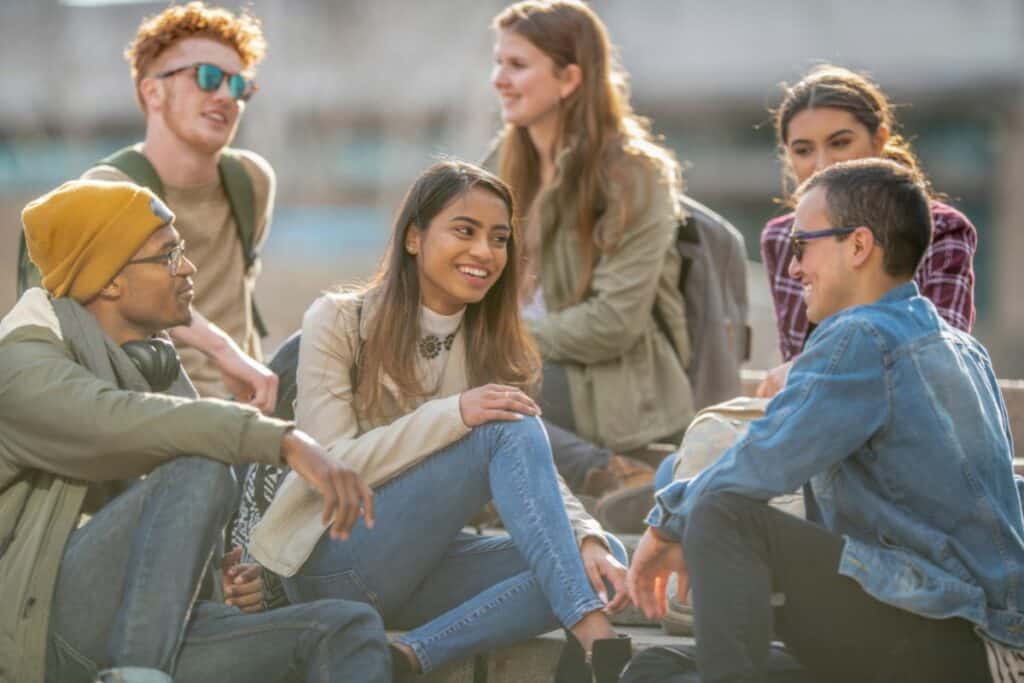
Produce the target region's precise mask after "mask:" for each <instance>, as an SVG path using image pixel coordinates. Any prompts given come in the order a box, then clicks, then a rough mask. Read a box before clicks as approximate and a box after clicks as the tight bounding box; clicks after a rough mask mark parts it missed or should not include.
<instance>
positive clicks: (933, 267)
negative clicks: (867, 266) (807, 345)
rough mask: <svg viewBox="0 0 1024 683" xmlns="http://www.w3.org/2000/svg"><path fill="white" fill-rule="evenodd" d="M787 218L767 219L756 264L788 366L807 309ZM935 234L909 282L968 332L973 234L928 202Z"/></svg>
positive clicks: (947, 209)
mask: <svg viewBox="0 0 1024 683" xmlns="http://www.w3.org/2000/svg"><path fill="white" fill-rule="evenodd" d="M793 220H794V216H793V214H792V213H789V214H786V215H785V216H779V217H778V218H775V219H772V220H771V221H769V222H768V224H767V225H765V226H764V230H762V231H761V258H762V260H763V261H764V266H765V271H766V272H767V273H768V286H769V287H771V290H772V301H773V302H774V304H775V324H776V325H777V326H778V328H779V350H780V351H781V352H782V360H783V361H788V360H790V359H791V358H793V357H794V356H796V355H797V354H799V353H800V351H801V350H803V348H804V341H805V340H806V339H807V308H806V306H805V305H804V299H803V286H802V285H801V284H800V282H799V281H798V280H795V279H793V278H791V277H790V276H789V273H788V270H789V262H790V260H791V259H792V258H793V247H792V245H791V244H790V242H789V233H790V230H791V229H792V227H793ZM932 220H933V222H934V223H935V232H934V233H932V243H931V246H929V247H928V251H926V252H925V254H924V258H923V259H922V260H921V265H920V266H919V267H918V269H917V274H916V275H915V276H914V281H915V282H917V286H918V288H919V289H920V290H921V294H922V295H923V296H925V297H927V298H929V299H931V301H932V303H933V304H935V308H936V309H938V311H939V315H940V316H942V318H943V319H944V320H945V321H946V322H948V323H949V324H950V325H952V326H953V327H956V328H958V329H961V330H963V331H964V332H970V331H971V328H972V327H973V326H974V252H975V251H976V250H977V247H978V232H977V230H975V229H974V226H973V225H972V224H971V222H970V221H969V220H968V219H967V217H966V216H964V215H963V214H962V213H960V212H959V211H957V210H956V209H954V208H953V207H951V206H947V205H946V204H943V203H942V202H935V201H933V202H932Z"/></svg>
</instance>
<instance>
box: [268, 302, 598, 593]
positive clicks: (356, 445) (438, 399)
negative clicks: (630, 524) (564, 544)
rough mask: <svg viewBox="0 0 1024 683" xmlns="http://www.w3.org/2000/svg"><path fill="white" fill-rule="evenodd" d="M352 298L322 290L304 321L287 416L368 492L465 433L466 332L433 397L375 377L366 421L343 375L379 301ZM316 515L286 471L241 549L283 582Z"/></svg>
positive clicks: (583, 516)
mask: <svg viewBox="0 0 1024 683" xmlns="http://www.w3.org/2000/svg"><path fill="white" fill-rule="evenodd" d="M360 296H361V295H357V294H327V295H325V296H322V297H320V298H319V299H317V300H316V301H315V302H314V303H313V305H312V306H311V307H310V309H309V310H308V311H307V312H306V315H305V316H304V317H303V320H302V341H301V343H300V347H299V368H298V374H297V382H298V394H297V398H296V410H295V417H296V422H297V423H298V427H299V428H300V429H302V430H303V431H305V432H307V433H309V434H310V435H311V436H312V437H313V438H315V439H316V440H317V441H319V442H320V443H321V444H323V445H324V446H325V448H326V449H327V451H328V453H329V454H330V455H331V456H332V457H334V458H337V459H339V460H341V461H342V462H344V463H345V464H346V465H348V466H349V467H351V468H353V469H354V470H355V471H356V472H358V473H359V476H360V477H362V478H363V481H365V482H366V483H367V484H368V485H369V486H371V487H376V486H379V485H381V484H383V483H384V482H386V481H388V480H390V479H393V478H394V477H396V476H398V475H399V474H401V473H402V472H404V471H405V470H407V469H409V468H410V467H412V466H413V465H415V464H417V463H418V462H420V461H422V460H423V459H425V458H427V457H428V456H430V455H431V454H432V453H435V452H437V451H438V450H440V449H442V448H444V447H445V446H448V445H449V444H452V443H454V442H455V441H458V440H459V439H461V438H462V437H463V436H465V435H466V434H468V433H469V431H470V427H467V426H466V425H465V423H464V422H463V421H462V414H461V412H460V410H459V395H460V394H461V393H462V392H463V391H465V390H466V389H468V388H470V387H469V386H468V380H467V376H466V366H465V356H466V344H465V335H464V334H463V332H462V330H461V329H460V331H459V332H458V334H456V336H455V340H454V342H453V344H452V349H451V355H450V357H449V361H448V364H447V365H446V367H445V372H444V374H443V375H442V378H441V381H440V386H439V387H438V390H437V392H436V393H435V394H434V395H432V396H427V397H424V398H422V399H410V398H408V397H403V396H398V395H397V387H396V386H395V384H394V382H393V381H391V380H390V378H388V377H386V376H385V377H382V378H381V382H382V383H383V385H384V387H385V389H386V390H387V391H386V392H385V396H384V401H383V410H382V415H381V416H380V417H377V418H375V419H373V418H370V417H368V416H366V415H363V414H361V413H360V411H359V409H358V408H357V407H356V406H357V405H362V404H363V401H360V400H355V401H354V400H353V398H354V397H353V392H352V386H351V379H350V370H351V367H352V364H353V362H354V358H355V355H356V353H357V350H358V347H359V344H360V340H362V342H363V343H365V342H366V332H367V327H368V324H367V321H368V320H370V319H372V317H373V315H374V314H375V311H376V308H377V303H378V302H377V297H376V296H375V294H374V293H373V292H370V293H368V294H367V295H366V299H365V303H364V304H363V310H362V314H361V316H360V315H359V314H358V313H357V307H358V300H359V297H360ZM360 318H361V320H360ZM357 327H358V336H357ZM355 393H356V396H357V397H359V396H361V394H362V391H361V389H360V388H359V387H357V388H356V392H355ZM559 487H560V489H561V492H562V499H563V500H564V501H565V509H566V512H567V513H568V516H569V521H570V523H571V524H572V527H573V530H574V532H575V534H576V539H577V542H580V543H581V542H582V541H583V539H584V538H587V537H589V536H596V537H598V538H599V539H601V540H602V542H603V540H604V537H603V532H602V529H601V526H600V524H598V523H597V521H596V520H594V518H593V517H591V516H590V515H589V514H587V512H586V510H585V509H584V508H583V505H582V504H581V503H580V502H579V500H577V499H576V497H575V496H573V495H572V493H571V492H570V491H569V489H568V487H567V486H566V485H565V482H564V481H562V479H561V477H559ZM321 510H322V508H321V501H320V495H319V494H318V493H317V492H316V491H315V490H314V489H313V488H312V487H310V486H309V485H308V484H306V483H305V482H303V481H302V480H301V479H299V478H298V477H297V476H296V475H295V473H292V474H290V475H288V477H287V479H285V481H284V483H283V484H282V485H281V488H280V490H279V491H278V492H277V496H276V497H275V498H274V502H273V503H272V504H271V506H270V509H269V510H267V514H266V515H265V516H264V517H263V520H262V521H261V522H260V523H259V524H258V525H257V526H256V528H255V529H254V531H253V536H252V541H251V542H250V545H249V551H250V553H251V554H252V555H253V557H255V558H256V560H257V561H258V562H260V564H262V565H263V566H265V567H267V568H268V569H270V570H272V571H274V572H276V573H278V574H281V575H282V576H292V575H293V574H295V573H296V572H297V571H298V570H299V568H300V567H301V566H302V565H303V564H304V563H305V562H306V560H307V559H308V558H309V555H310V553H311V552H312V551H313V547H314V546H315V545H316V544H317V542H318V541H319V540H320V537H321V536H322V535H323V533H324V531H325V530H326V529H327V525H326V524H323V523H322V522H321V521H320V515H321Z"/></svg>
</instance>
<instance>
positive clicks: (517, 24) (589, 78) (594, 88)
mask: <svg viewBox="0 0 1024 683" xmlns="http://www.w3.org/2000/svg"><path fill="white" fill-rule="evenodd" d="M493 27H494V29H495V30H496V31H511V32H513V33H515V34H517V35H520V36H522V37H523V38H525V39H526V40H528V41H529V42H530V43H531V44H532V45H534V47H536V48H537V49H539V50H540V51H541V52H543V53H544V54H545V55H547V56H548V57H549V58H551V60H552V61H553V62H554V64H555V67H556V68H557V69H563V68H565V67H566V66H568V65H570V64H576V65H577V66H579V68H580V71H581V74H582V79H581V82H580V85H579V87H578V88H576V90H575V91H574V92H573V93H572V94H571V95H569V96H568V97H566V98H565V99H564V100H563V101H562V103H561V106H560V109H559V112H558V128H557V131H558V133H557V134H558V137H557V139H556V141H555V153H556V154H557V152H558V151H560V149H563V148H565V147H566V146H568V145H574V146H576V147H577V151H578V159H577V163H578V165H579V170H580V172H579V173H578V174H574V175H573V178H572V182H571V183H566V182H563V183H562V184H561V186H560V187H559V188H557V189H556V191H557V192H559V193H568V192H569V191H570V190H571V191H572V193H574V194H576V195H577V197H578V200H577V206H578V207H579V215H578V216H577V217H576V221H575V223H576V226H577V230H578V232H579V244H580V248H581V249H582V250H583V258H582V263H583V271H582V275H581V278H580V282H579V283H578V286H577V291H576V300H577V301H578V300H579V299H582V298H583V295H584V294H585V292H586V290H587V287H588V286H589V284H590V278H591V276H592V275H593V267H594V261H595V253H594V250H595V248H596V249H598V250H600V251H601V252H605V251H612V250H614V249H615V247H616V246H617V245H618V243H619V240H620V239H621V237H622V235H621V234H613V235H609V234H601V232H600V231H599V230H597V229H596V223H597V220H598V218H600V215H601V211H602V208H603V206H604V204H605V198H606V197H607V189H608V183H609V179H608V177H607V172H606V166H607V163H606V162H607V159H608V158H609V156H610V154H609V152H610V151H613V148H618V149H621V150H625V151H628V152H634V153H635V152H639V151H640V150H643V152H644V153H646V154H648V155H651V154H653V155H656V156H658V157H659V158H660V159H662V160H664V161H667V162H668V163H670V164H671V165H672V167H673V168H674V169H675V170H674V174H675V175H676V177H677V178H678V164H677V163H676V162H675V159H674V157H673V155H672V153H671V152H669V151H668V150H666V149H664V148H662V147H660V146H658V145H656V144H655V143H654V141H653V139H652V136H651V132H650V123H649V122H648V121H647V120H646V119H644V118H642V117H640V116H637V115H636V114H635V113H634V112H633V109H632V107H631V106H630V103H629V86H628V77H627V75H626V72H625V71H624V70H623V69H622V67H621V66H620V65H619V63H618V60H617V58H616V54H615V50H614V48H613V46H612V44H611V41H610V39H609V38H608V31H607V29H606V28H605V26H604V24H603V23H602V22H601V20H600V19H599V18H598V16H597V15H596V14H595V13H594V12H593V10H591V9H590V8H589V7H587V6H586V5H585V4H583V3H582V2H578V1H577V0H544V1H541V0H525V1H524V2H518V3H516V4H514V5H511V6H510V7H507V8H506V9H505V10H503V11H502V12H501V13H500V14H498V16H497V17H495V18H494V22H493ZM540 167H541V164H540V157H539V154H538V151H537V149H536V148H535V147H534V145H533V142H532V141H531V140H530V136H529V133H528V131H527V129H526V128H525V127H522V126H515V125H512V124H509V125H507V126H505V128H504V130H502V131H501V133H500V134H499V138H498V169H499V170H498V173H499V175H500V176H501V177H502V179H503V180H505V182H507V183H508V184H509V186H510V187H511V188H512V192H513V194H514V196H515V198H516V202H517V203H518V205H519V206H520V207H522V208H523V210H524V211H529V210H530V209H531V207H532V206H533V203H534V201H535V200H536V199H537V193H538V191H539V189H540V184H541V178H540ZM569 186H571V187H569ZM556 196H559V195H556ZM561 196H564V194H562V195H561ZM531 251H532V249H531ZM527 256H528V258H531V259H533V258H536V254H533V253H530V254H528V255H527Z"/></svg>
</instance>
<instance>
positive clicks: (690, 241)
mask: <svg viewBox="0 0 1024 683" xmlns="http://www.w3.org/2000/svg"><path fill="white" fill-rule="evenodd" d="M681 205H682V208H683V210H684V212H685V214H686V218H685V219H684V220H683V221H682V222H681V223H680V224H679V233H678V235H677V237H676V243H675V248H676V249H677V250H678V251H679V255H680V256H681V257H682V269H681V270H680V273H679V291H680V292H682V294H683V299H684V300H685V302H686V328H687V332H688V333H689V335H690V364H689V366H688V367H687V369H686V374H687V375H688V377H689V379H690V385H691V387H692V388H693V399H694V408H696V409H697V410H700V409H701V408H704V407H706V406H709V405H714V404H715V403H720V402H722V401H725V400H728V399H730V398H733V397H735V396H739V395H740V394H742V390H741V389H742V387H741V384H740V365H741V364H742V363H743V362H744V361H747V360H749V359H750V338H751V332H750V325H749V323H748V320H747V309H748V303H747V254H746V247H745V246H744V243H743V235H741V234H740V232H739V230H737V229H736V228H734V227H733V226H732V225H731V224H730V223H729V222H728V221H727V220H725V219H724V218H722V217H721V216H719V215H718V214H717V213H715V212H714V211H712V210H711V209H709V208H708V207H706V206H704V205H703V204H701V203H700V202H697V201H695V200H693V199H691V198H690V197H687V196H685V195H684V196H683V198H682V201H681ZM656 320H658V322H659V324H662V325H663V324H664V323H663V322H662V320H661V318H660V316H657V315H656ZM666 337H668V339H669V340H671V339H672V337H671V335H668V334H666Z"/></svg>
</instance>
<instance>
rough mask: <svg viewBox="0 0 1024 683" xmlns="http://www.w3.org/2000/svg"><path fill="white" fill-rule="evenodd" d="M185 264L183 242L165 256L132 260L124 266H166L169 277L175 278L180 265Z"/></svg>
mask: <svg viewBox="0 0 1024 683" xmlns="http://www.w3.org/2000/svg"><path fill="white" fill-rule="evenodd" d="M184 262H185V240H182V241H180V242H178V244H177V246H175V247H174V248H173V249H171V250H170V251H169V252H167V253H166V254H160V255H159V256H147V257H145V258H137V259H132V260H131V261H129V262H128V263H126V264H125V265H126V266H130V265H132V264H133V263H162V264H164V265H165V266H167V271H168V272H169V273H170V274H171V277H175V276H176V275H177V274H178V273H179V272H180V271H181V264H182V263H184Z"/></svg>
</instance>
